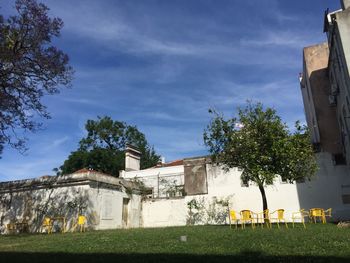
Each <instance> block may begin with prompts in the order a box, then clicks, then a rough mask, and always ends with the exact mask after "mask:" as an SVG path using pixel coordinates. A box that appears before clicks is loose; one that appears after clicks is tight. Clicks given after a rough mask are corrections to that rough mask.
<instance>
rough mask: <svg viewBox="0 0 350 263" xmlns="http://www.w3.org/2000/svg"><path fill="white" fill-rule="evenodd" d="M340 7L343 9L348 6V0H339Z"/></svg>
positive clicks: (349, 2)
mask: <svg viewBox="0 0 350 263" xmlns="http://www.w3.org/2000/svg"><path fill="white" fill-rule="evenodd" d="M341 8H342V9H343V10H345V9H348V8H350V0H341Z"/></svg>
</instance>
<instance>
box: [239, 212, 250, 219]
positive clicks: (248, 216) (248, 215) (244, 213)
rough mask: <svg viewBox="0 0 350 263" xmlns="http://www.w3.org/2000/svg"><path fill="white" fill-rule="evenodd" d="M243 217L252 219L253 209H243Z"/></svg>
mask: <svg viewBox="0 0 350 263" xmlns="http://www.w3.org/2000/svg"><path fill="white" fill-rule="evenodd" d="M241 217H242V218H241V219H242V220H251V219H252V211H250V210H242V211H241Z"/></svg>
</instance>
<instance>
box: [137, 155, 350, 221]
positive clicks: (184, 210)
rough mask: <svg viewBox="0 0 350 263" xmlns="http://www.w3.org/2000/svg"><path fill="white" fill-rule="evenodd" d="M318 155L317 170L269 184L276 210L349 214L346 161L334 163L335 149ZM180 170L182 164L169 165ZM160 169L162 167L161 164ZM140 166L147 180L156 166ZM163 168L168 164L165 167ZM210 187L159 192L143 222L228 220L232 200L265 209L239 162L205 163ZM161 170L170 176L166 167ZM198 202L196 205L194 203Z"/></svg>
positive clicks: (146, 206)
mask: <svg viewBox="0 0 350 263" xmlns="http://www.w3.org/2000/svg"><path fill="white" fill-rule="evenodd" d="M317 159H318V162H319V165H320V169H319V171H318V173H317V175H316V176H315V177H314V178H313V179H312V180H311V181H306V182H304V183H293V184H290V183H285V182H283V181H282V180H281V179H280V177H277V178H276V179H275V182H274V185H270V186H266V187H265V191H266V196H267V201H268V206H269V209H270V211H271V212H273V211H274V210H277V209H280V208H282V209H285V211H286V214H285V217H286V219H287V220H288V221H291V216H292V212H295V211H298V210H300V209H301V208H304V209H310V208H313V207H321V208H325V209H327V208H332V209H333V212H334V218H333V219H334V220H335V221H337V220H345V219H350V205H349V204H344V203H343V195H344V194H348V195H349V196H348V198H350V177H349V175H348V170H347V167H346V166H345V165H341V166H334V165H333V161H332V155H331V154H327V153H319V154H318V155H317ZM175 170H177V171H181V167H176V168H173V169H169V170H168V171H172V172H174V171H175ZM157 171H158V172H159V170H157ZM144 172H145V173H144V174H143V171H138V174H137V176H138V178H143V180H144V182H145V183H147V182H152V180H150V181H148V180H147V179H146V178H147V176H150V175H152V171H151V170H144ZM163 172H164V170H163ZM206 172H207V184H208V193H207V194H200V195H186V196H185V197H181V198H179V197H178V198H155V199H146V200H144V201H143V202H142V226H143V227H165V226H181V225H186V224H225V223H226V224H227V223H228V222H229V221H228V218H227V209H228V208H227V206H226V205H225V203H228V206H229V208H230V209H233V210H235V211H237V212H239V211H241V210H244V209H250V210H252V211H254V212H261V211H262V209H263V208H262V207H263V206H262V199H261V194H260V191H259V189H258V187H257V186H256V185H255V184H253V183H251V184H249V186H248V187H247V186H244V185H243V184H242V182H241V179H240V176H241V171H240V170H239V169H237V168H233V169H230V170H229V171H228V172H225V171H224V170H223V169H222V168H221V167H219V166H215V165H212V164H206ZM162 176H165V174H164V173H163V174H162ZM191 202H192V203H193V202H195V203H196V206H197V207H199V208H198V209H197V208H192V209H191V210H190V209H189V207H190V203H191Z"/></svg>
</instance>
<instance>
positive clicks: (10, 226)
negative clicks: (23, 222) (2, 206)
mask: <svg viewBox="0 0 350 263" xmlns="http://www.w3.org/2000/svg"><path fill="white" fill-rule="evenodd" d="M6 229H7V233H9V234H14V233H16V232H17V228H16V224H15V223H9V224H7V225H6Z"/></svg>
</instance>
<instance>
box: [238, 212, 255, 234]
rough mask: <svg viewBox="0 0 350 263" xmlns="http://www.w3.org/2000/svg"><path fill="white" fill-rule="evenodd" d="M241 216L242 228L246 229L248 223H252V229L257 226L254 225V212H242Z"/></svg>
mask: <svg viewBox="0 0 350 263" xmlns="http://www.w3.org/2000/svg"><path fill="white" fill-rule="evenodd" d="M240 215H241V219H240V220H241V227H242V229H243V228H245V224H246V223H247V222H250V223H251V225H252V228H253V229H254V228H255V224H254V217H253V212H252V211H250V210H242V211H241V212H240Z"/></svg>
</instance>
